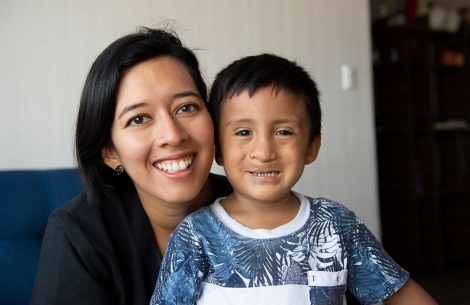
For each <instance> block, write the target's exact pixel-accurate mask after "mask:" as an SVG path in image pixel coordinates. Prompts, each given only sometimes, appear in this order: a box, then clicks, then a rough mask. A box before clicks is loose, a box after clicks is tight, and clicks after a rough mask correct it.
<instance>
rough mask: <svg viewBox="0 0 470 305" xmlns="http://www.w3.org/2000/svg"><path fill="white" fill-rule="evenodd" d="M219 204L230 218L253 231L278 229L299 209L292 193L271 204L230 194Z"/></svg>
mask: <svg viewBox="0 0 470 305" xmlns="http://www.w3.org/2000/svg"><path fill="white" fill-rule="evenodd" d="M220 204H221V205H222V207H223V208H224V210H225V211H226V212H227V214H228V215H229V216H230V217H232V218H233V219H234V220H236V221H237V222H238V223H240V224H242V225H243V226H245V227H247V228H250V229H253V230H256V229H267V230H273V229H275V228H277V227H280V226H282V225H284V224H286V223H288V222H290V221H292V220H293V219H294V218H295V217H296V216H297V213H298V212H299V208H300V200H299V198H297V197H296V196H295V195H294V194H292V192H289V194H287V195H286V196H284V197H282V198H280V199H278V200H276V201H272V202H256V201H251V200H247V199H246V198H243V197H241V196H239V195H237V194H236V193H232V194H231V195H230V196H228V197H227V198H225V199H223V200H222V201H221V202H220Z"/></svg>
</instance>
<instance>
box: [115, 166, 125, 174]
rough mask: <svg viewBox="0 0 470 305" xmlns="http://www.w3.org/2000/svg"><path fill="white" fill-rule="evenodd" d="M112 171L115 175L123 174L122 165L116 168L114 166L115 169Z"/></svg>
mask: <svg viewBox="0 0 470 305" xmlns="http://www.w3.org/2000/svg"><path fill="white" fill-rule="evenodd" d="M114 171H115V172H116V174H117V175H118V176H119V175H120V174H122V173H124V167H122V165H121V164H119V165H118V166H116V168H115V169H114Z"/></svg>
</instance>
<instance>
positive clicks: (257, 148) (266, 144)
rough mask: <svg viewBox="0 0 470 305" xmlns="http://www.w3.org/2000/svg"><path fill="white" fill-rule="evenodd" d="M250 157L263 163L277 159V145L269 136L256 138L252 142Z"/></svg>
mask: <svg viewBox="0 0 470 305" xmlns="http://www.w3.org/2000/svg"><path fill="white" fill-rule="evenodd" d="M251 144H252V147H251V151H250V157H251V158H252V159H257V160H259V161H262V162H267V161H271V160H274V159H276V157H277V153H276V145H275V143H274V142H273V139H271V137H269V136H256V137H254V138H253V140H252V143H251Z"/></svg>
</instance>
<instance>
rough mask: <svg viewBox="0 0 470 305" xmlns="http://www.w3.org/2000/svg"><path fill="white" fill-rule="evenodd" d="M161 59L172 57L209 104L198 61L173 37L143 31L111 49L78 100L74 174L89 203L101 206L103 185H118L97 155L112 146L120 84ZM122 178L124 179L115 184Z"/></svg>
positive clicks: (93, 68)
mask: <svg viewBox="0 0 470 305" xmlns="http://www.w3.org/2000/svg"><path fill="white" fill-rule="evenodd" d="M159 56H170V57H172V58H174V59H176V60H178V61H179V62H181V63H182V64H183V65H184V66H185V67H186V69H187V71H188V72H189V74H190V75H191V77H192V79H193V80H194V82H195V83H196V87H197V88H198V90H199V93H200V95H201V97H202V99H203V100H204V102H206V103H207V87H206V84H205V82H204V79H203V77H202V75H201V72H200V70H199V62H198V60H197V58H196V55H195V54H194V52H193V51H192V50H190V49H188V48H187V47H185V46H183V44H182V42H181V40H180V39H179V38H178V36H177V35H176V34H175V33H173V32H170V31H167V30H161V29H150V28H146V27H142V28H140V29H139V30H138V31H137V32H136V33H133V34H129V35H126V36H124V37H121V38H119V39H118V40H116V41H114V42H113V43H111V44H110V45H109V46H108V47H107V48H106V49H104V50H103V52H101V54H100V55H99V56H98V57H97V58H96V60H95V61H94V63H93V65H92V66H91V68H90V71H89V73H88V76H87V78H86V81H85V84H84V87H83V91H82V95H81V98H80V106H79V111H78V116H77V122H76V130H75V154H76V158H77V163H78V168H79V170H80V174H81V177H82V181H83V184H84V186H85V190H86V192H87V194H88V195H89V196H90V197H91V198H92V199H93V200H96V201H98V202H101V201H103V200H105V198H106V196H105V193H104V188H103V184H109V183H115V182H116V181H117V175H116V173H115V172H114V171H113V170H112V169H110V168H109V167H108V166H107V165H106V164H105V163H104V162H103V158H102V154H101V151H102V149H103V148H104V147H106V146H109V145H112V143H111V126H112V122H113V119H114V112H115V109H116V97H117V92H118V89H119V83H120V81H121V79H122V77H123V75H124V73H125V72H126V71H127V70H129V68H131V67H133V66H135V65H137V64H139V63H141V62H143V61H146V60H149V59H152V58H156V57H159ZM123 176H124V177H123ZM125 177H126V174H123V175H121V176H120V177H119V179H125Z"/></svg>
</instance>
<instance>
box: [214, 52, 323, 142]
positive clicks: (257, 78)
mask: <svg viewBox="0 0 470 305" xmlns="http://www.w3.org/2000/svg"><path fill="white" fill-rule="evenodd" d="M268 86H272V87H273V91H274V93H276V94H277V93H278V92H279V91H280V90H285V91H286V92H288V93H291V94H293V95H295V96H299V97H300V98H302V99H303V101H304V102H305V107H306V110H307V118H308V120H309V122H310V137H309V142H310V143H311V142H312V141H313V139H314V138H315V136H317V135H320V134H321V119H322V111H321V107H320V93H319V91H318V87H317V84H316V83H315V81H314V80H313V79H312V78H311V77H310V75H309V74H308V72H307V71H305V70H304V68H302V67H301V66H299V65H298V64H297V63H296V62H294V61H290V60H288V59H286V58H283V57H280V56H277V55H274V54H260V55H254V56H247V57H243V58H241V59H239V60H236V61H234V62H232V63H231V64H229V65H228V66H227V67H225V68H224V69H222V70H221V71H220V72H219V73H218V74H217V75H216V77H215V80H214V82H213V84H212V88H211V92H210V95H209V111H210V113H211V116H212V120H213V121H214V128H215V144H216V145H218V144H219V139H218V130H219V124H220V116H221V111H222V107H223V104H224V102H225V101H227V100H229V99H231V98H232V97H234V96H236V95H239V94H240V93H242V91H244V90H247V91H248V95H249V96H250V97H251V96H253V94H255V93H256V91H257V90H259V89H262V88H265V87H268Z"/></svg>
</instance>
